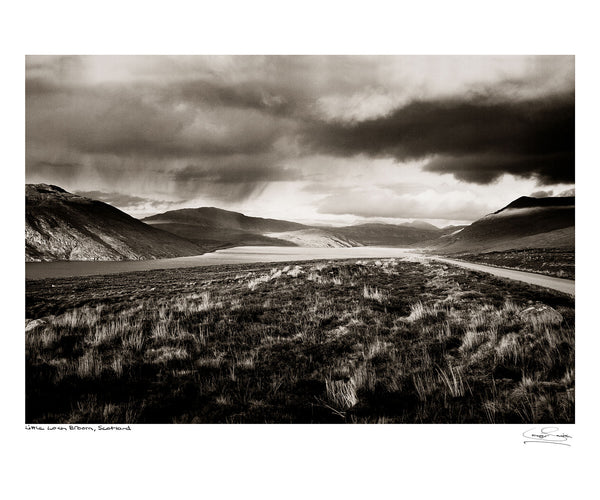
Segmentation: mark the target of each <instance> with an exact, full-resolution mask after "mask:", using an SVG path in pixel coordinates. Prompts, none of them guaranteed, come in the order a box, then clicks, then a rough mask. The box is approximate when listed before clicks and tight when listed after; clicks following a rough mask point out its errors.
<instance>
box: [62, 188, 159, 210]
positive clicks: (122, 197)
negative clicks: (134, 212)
mask: <svg viewBox="0 0 600 500" xmlns="http://www.w3.org/2000/svg"><path fill="white" fill-rule="evenodd" d="M74 194H77V195H79V196H83V197H85V198H91V199H92V200H99V201H103V202H104V203H108V204H109V205H113V206H115V207H128V206H131V205H139V204H140V203H149V202H152V201H153V200H150V199H148V198H142V197H140V196H132V195H128V194H123V193H105V192H104V191H75V193H74Z"/></svg>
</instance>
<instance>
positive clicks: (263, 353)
mask: <svg viewBox="0 0 600 500" xmlns="http://www.w3.org/2000/svg"><path fill="white" fill-rule="evenodd" d="M50 284H56V285H57V286H56V287H54V288H52V287H50V286H49V285H50ZM49 290H51V292H49ZM75 291H76V292H75ZM26 313H27V316H28V318H29V319H28V321H27V322H26V332H25V344H26V346H25V347H26V369H27V387H26V390H27V394H26V396H27V416H26V418H27V421H28V422H73V423H83V422H105V423H109V422H110V423H116V422H121V423H124V422H128V423H132V422H147V423H168V422H181V423H192V422H410V423H417V422H453V423H462V422H495V423H500V422H528V423H533V422H545V423H551V422H556V423H558V422H572V421H573V419H574V386H575V371H574V328H573V324H574V303H573V299H572V298H570V297H568V296H564V295H561V294H558V293H554V292H544V291H541V290H540V289H539V288H533V287H529V286H527V285H525V284H520V283H516V282H507V281H503V280H499V279H497V278H493V277H491V276H484V275H479V274H475V273H472V272H470V271H466V270H464V269H459V268H454V267H452V266H446V265H443V266H442V265H439V264H436V263H428V264H427V265H424V264H421V263H418V262H408V261H404V260H401V259H389V260H388V259H379V260H365V259H362V260H361V261H360V262H358V261H343V262H341V261H333V262H314V263H311V264H302V265H297V264H295V263H289V264H285V265H280V266H279V267H275V268H273V267H272V265H258V264H252V265H241V266H224V267H222V268H198V269H185V270H165V271H153V272H152V273H137V274H135V273H134V274H123V275H113V276H110V277H102V278H95V277H92V278H79V279H66V280H54V281H53V282H52V283H48V282H43V281H42V282H39V283H38V282H31V283H28V290H27V311H26Z"/></svg>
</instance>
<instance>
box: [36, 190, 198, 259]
mask: <svg viewBox="0 0 600 500" xmlns="http://www.w3.org/2000/svg"><path fill="white" fill-rule="evenodd" d="M205 251H206V249H205V247H203V246H201V245H198V244H195V243H192V242H191V241H188V240H185V239H183V238H180V237H178V236H175V235H173V234H170V233H167V232H165V231H161V230H160V229H157V228H155V227H151V226H149V225H147V224H144V223H143V222H141V221H139V220H137V219H134V218H133V217H131V216H129V215H127V214H126V213H124V212H121V211H120V210H118V209H117V208H115V207H113V206H111V205H108V204H106V203H102V202H101V201H96V200H91V199H89V198H84V197H82V196H77V195H74V194H71V193H69V192H67V191H65V190H64V189H62V188H60V187H58V186H52V185H48V184H27V185H26V186H25V260H26V261H29V262H31V261H55V260H140V259H155V258H163V257H180V256H186V255H197V254H200V253H204V252H205Z"/></svg>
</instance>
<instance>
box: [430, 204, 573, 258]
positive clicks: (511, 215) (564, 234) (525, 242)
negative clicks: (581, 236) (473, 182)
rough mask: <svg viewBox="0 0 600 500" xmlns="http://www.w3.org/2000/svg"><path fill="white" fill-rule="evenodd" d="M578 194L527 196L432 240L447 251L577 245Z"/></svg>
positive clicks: (434, 244)
mask: <svg viewBox="0 0 600 500" xmlns="http://www.w3.org/2000/svg"><path fill="white" fill-rule="evenodd" d="M574 246H575V198H574V197H572V196H571V197H555V198H529V197H526V196H523V197H521V198H519V199H517V200H515V201H513V202H512V203H510V204H509V205H507V206H506V207H504V208H502V209H500V210H498V211H496V212H494V213H492V214H489V215H486V216H485V217H482V218H481V219H479V220H477V221H475V222H473V224H471V225H470V226H467V227H465V228H463V229H462V230H461V231H459V232H457V233H455V234H453V235H450V236H447V237H445V238H443V239H440V240H438V241H436V242H434V243H432V247H433V248H435V249H436V250H439V251H444V252H445V253H454V252H465V251H492V250H507V249H519V248H574Z"/></svg>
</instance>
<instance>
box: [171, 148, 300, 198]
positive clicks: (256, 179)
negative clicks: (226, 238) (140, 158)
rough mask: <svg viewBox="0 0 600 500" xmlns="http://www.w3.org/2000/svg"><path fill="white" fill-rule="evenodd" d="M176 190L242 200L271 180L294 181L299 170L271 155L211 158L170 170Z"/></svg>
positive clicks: (260, 189)
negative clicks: (280, 163) (285, 164)
mask: <svg viewBox="0 0 600 500" xmlns="http://www.w3.org/2000/svg"><path fill="white" fill-rule="evenodd" d="M170 179H171V181H172V182H173V183H174V184H175V185H176V186H177V189H178V191H179V192H183V193H203V194H205V195H213V196H214V195H216V196H218V197H220V198H222V199H226V200H227V201H244V200H246V199H248V198H249V197H251V196H252V195H255V194H257V193H259V192H262V191H263V190H264V189H265V187H266V186H267V185H268V184H270V183H272V182H284V181H296V180H300V179H301V175H300V172H298V171H296V170H292V169H289V168H284V167H281V166H280V165H278V164H277V163H276V159H275V158H273V157H271V156H262V157H260V156H258V157H257V158H252V157H247V156H238V157H226V158H225V157H224V158H218V159H215V158H211V159H210V161H206V162H204V163H195V164H190V165H187V166H186V167H184V168H182V169H179V170H176V171H174V172H172V173H171V176H170Z"/></svg>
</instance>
